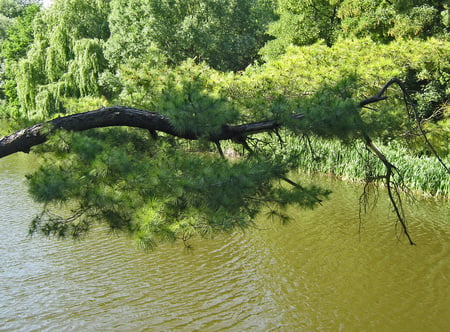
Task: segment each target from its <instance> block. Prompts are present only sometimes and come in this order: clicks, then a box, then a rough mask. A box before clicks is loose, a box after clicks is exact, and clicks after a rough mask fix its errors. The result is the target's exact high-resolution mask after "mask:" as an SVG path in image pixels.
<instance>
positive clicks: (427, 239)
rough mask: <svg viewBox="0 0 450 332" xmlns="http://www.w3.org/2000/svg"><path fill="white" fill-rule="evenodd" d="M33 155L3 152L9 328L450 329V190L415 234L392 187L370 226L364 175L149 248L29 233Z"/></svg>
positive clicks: (2, 270) (3, 278)
mask: <svg viewBox="0 0 450 332" xmlns="http://www.w3.org/2000/svg"><path fill="white" fill-rule="evenodd" d="M33 167H34V165H33V161H32V159H31V158H29V157H27V156H25V155H18V156H10V157H7V158H4V159H0V225H1V227H0V257H1V265H0V331H26V332H29V331H450V204H449V202H448V201H443V200H441V201H437V200H425V199H423V200H419V201H418V202H416V205H410V206H408V208H407V210H408V211H409V217H410V231H411V234H412V236H413V239H414V240H415V241H416V243H417V246H410V245H408V244H407V242H406V241H405V240H404V239H403V238H402V237H401V236H400V239H398V238H397V235H398V233H397V234H396V229H395V226H394V220H395V219H394V216H393V214H392V213H391V212H390V210H389V208H388V206H387V205H386V204H384V199H383V198H380V201H379V203H378V206H377V208H376V209H375V210H373V211H371V212H370V214H369V215H367V216H366V217H365V218H364V222H363V224H362V225H361V226H362V227H361V231H360V223H359V218H358V197H359V195H360V193H361V187H360V186H357V185H354V184H348V183H343V182H340V181H335V180H331V179H326V178H323V179H320V178H316V179H315V180H314V181H316V182H317V181H319V182H321V183H322V185H324V186H328V187H329V188H331V189H332V190H333V192H334V193H333V195H332V199H331V200H329V201H327V202H325V203H324V204H323V206H321V207H319V208H318V209H316V210H314V211H292V212H291V213H292V214H293V216H294V219H295V221H293V222H292V223H290V224H288V225H286V226H280V225H279V224H278V223H269V222H267V221H264V220H261V222H260V224H259V229H258V230H252V231H249V232H247V233H245V234H243V233H236V234H234V235H231V236H226V237H225V236H224V237H217V238H215V239H214V240H202V241H196V242H194V243H193V246H194V250H192V251H189V252H187V251H186V250H184V248H183V246H182V245H181V244H177V245H161V246H159V247H158V249H157V250H156V251H154V252H149V253H147V252H143V251H140V250H139V249H136V248H135V247H134V243H133V242H132V241H131V240H129V239H127V238H125V237H114V236H111V235H109V234H107V233H105V232H104V231H102V230H101V229H95V230H94V231H93V233H92V234H91V235H90V236H89V237H88V238H87V239H85V240H83V241H78V242H77V241H72V240H66V241H58V240H50V239H43V238H40V237H35V238H32V239H30V238H28V237H27V229H28V223H29V222H30V220H31V218H32V217H33V216H34V215H35V214H36V213H38V212H39V206H38V205H36V204H35V203H33V202H32V201H31V199H30V198H29V196H28V195H27V191H26V186H25V183H24V174H26V172H30V171H31V170H32V169H33Z"/></svg>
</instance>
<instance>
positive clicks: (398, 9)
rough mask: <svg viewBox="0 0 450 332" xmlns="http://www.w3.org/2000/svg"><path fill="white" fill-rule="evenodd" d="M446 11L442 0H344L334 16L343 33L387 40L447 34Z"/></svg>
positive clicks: (447, 8) (447, 9) (445, 5)
mask: <svg viewBox="0 0 450 332" xmlns="http://www.w3.org/2000/svg"><path fill="white" fill-rule="evenodd" d="M448 11H449V5H448V2H447V1H444V0H419V1H412V0H402V1H372V0H357V1H353V0H351V1H350V0H344V1H342V4H341V5H340V7H339V11H338V15H339V17H340V18H341V20H342V29H343V31H344V33H349V34H353V35H356V36H358V37H362V36H371V37H372V38H373V39H374V40H380V41H390V40H393V39H399V38H405V37H407V38H411V37H419V38H427V37H430V36H436V35H448V33H449V32H450V30H449V24H448Z"/></svg>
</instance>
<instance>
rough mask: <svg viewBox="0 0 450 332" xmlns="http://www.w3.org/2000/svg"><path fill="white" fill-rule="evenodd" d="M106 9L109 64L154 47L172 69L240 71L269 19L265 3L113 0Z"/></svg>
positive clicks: (259, 42)
mask: <svg viewBox="0 0 450 332" xmlns="http://www.w3.org/2000/svg"><path fill="white" fill-rule="evenodd" d="M111 7H112V14H111V16H110V24H111V32H112V36H111V39H110V40H109V41H108V45H107V54H108V58H109V59H110V60H111V62H112V64H117V63H120V62H121V61H122V60H121V59H124V58H125V59H127V58H129V57H130V56H132V57H138V56H142V55H144V56H145V54H148V52H149V51H150V52H152V49H154V48H155V47H156V48H158V49H159V50H160V51H161V52H162V53H163V54H164V56H165V57H166V58H167V59H168V61H169V62H170V63H172V64H179V63H181V61H183V60H185V59H187V58H195V59H196V60H197V61H199V62H200V61H205V62H206V63H208V64H209V65H210V66H211V67H213V68H216V69H220V70H233V71H237V70H241V69H243V68H245V67H246V66H248V65H249V64H250V63H252V62H253V61H254V60H255V59H256V57H257V55H258V50H259V48H260V47H261V46H262V45H263V43H264V42H265V41H266V40H267V36H266V34H265V30H266V26H267V24H268V23H269V22H270V21H271V20H272V19H273V18H274V14H273V4H272V2H271V1H270V0H251V1H248V0H246V1H245V0H233V1H225V0H204V1H186V0H170V1H169V0H152V1H142V0H133V1H122V0H115V1H113V2H112V4H111ZM130 22H133V24H130ZM135 41H139V42H135Z"/></svg>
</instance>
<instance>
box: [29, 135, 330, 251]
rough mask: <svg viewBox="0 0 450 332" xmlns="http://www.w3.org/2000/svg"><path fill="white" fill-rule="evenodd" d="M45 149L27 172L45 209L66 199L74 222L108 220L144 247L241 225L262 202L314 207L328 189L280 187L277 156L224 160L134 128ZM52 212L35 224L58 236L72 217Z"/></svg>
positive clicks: (72, 138)
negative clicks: (273, 158)
mask: <svg viewBox="0 0 450 332" xmlns="http://www.w3.org/2000/svg"><path fill="white" fill-rule="evenodd" d="M175 144H176V146H177V148H176V149H174V147H175ZM46 149H49V150H51V151H52V152H54V153H56V155H54V157H51V156H49V157H48V158H49V159H48V160H47V161H46V162H45V163H44V164H43V166H42V167H41V168H40V169H39V170H38V171H37V172H36V173H34V174H33V175H31V176H29V184H30V192H31V194H32V195H33V197H34V198H35V199H36V200H38V201H42V202H45V203H46V206H47V207H50V206H51V205H58V204H60V203H61V202H69V203H70V204H69V206H71V207H72V208H73V211H74V214H75V215H76V217H77V220H78V221H79V220H84V223H89V224H92V223H94V222H95V221H99V222H106V224H107V225H108V226H109V227H110V228H111V229H112V230H114V231H125V232H129V233H131V234H132V235H133V236H135V237H136V238H137V240H138V242H139V243H140V244H142V245H144V244H145V245H146V246H148V245H150V246H153V245H154V244H155V243H156V242H155V241H158V240H162V239H182V240H187V239H189V238H190V237H192V236H195V235H201V236H206V235H208V236H210V235H212V234H213V233H217V232H221V231H226V232H228V231H231V230H233V229H235V228H246V227H248V226H249V225H250V224H252V223H253V218H254V217H255V216H256V214H257V213H258V212H259V211H260V209H261V207H262V206H264V205H268V206H269V205H270V206H271V208H272V209H274V208H276V207H284V206H286V205H288V204H298V205H300V206H302V207H313V206H314V205H316V204H317V203H318V202H319V201H318V200H319V199H320V198H323V197H326V195H327V194H328V192H327V191H326V190H321V189H318V188H309V189H306V188H300V187H292V188H289V187H286V188H285V187H281V186H279V185H277V182H274V179H280V177H283V176H284V175H285V174H286V172H287V171H288V169H287V168H285V167H283V165H282V164H281V163H280V162H278V163H275V162H273V161H270V160H266V159H260V158H254V157H253V158H245V159H240V160H235V161H228V160H225V159H222V158H220V157H219V156H218V155H217V154H214V155H211V154H209V153H207V152H206V154H205V152H204V151H203V153H200V152H201V150H200V151H198V152H196V153H193V152H192V151H191V152H189V151H185V150H184V149H183V148H182V146H180V145H179V144H177V143H176V142H175V141H173V140H172V139H165V138H164V139H160V140H158V141H153V140H152V139H151V138H149V137H147V135H145V136H142V132H140V131H136V130H120V129H111V130H102V131H91V132H89V133H87V134H83V135H80V134H77V135H75V134H73V135H69V134H66V133H60V134H59V135H57V136H55V137H54V138H53V139H52V140H51V141H50V143H49V144H48V145H47V147H46ZM52 174H53V175H52ZM49 216H52V214H50V213H49V212H48V211H47V210H46V211H45V213H43V215H42V216H41V218H39V219H37V221H35V223H34V226H33V227H34V228H33V229H34V230H35V231H36V230H40V231H43V232H44V233H50V234H56V235H58V236H65V235H67V234H66V233H65V232H64V231H65V230H66V231H67V232H70V231H73V229H72V228H70V227H68V228H66V226H63V225H66V224H67V225H69V224H70V223H68V222H67V219H69V220H70V218H71V216H69V217H66V218H65V219H63V218H61V219H59V220H60V222H56V220H57V218H56V219H55V218H53V217H49ZM75 224H77V223H75ZM87 229H88V228H86V230H87Z"/></svg>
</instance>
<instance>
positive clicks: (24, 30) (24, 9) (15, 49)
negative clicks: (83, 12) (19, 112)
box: [0, 0, 40, 109]
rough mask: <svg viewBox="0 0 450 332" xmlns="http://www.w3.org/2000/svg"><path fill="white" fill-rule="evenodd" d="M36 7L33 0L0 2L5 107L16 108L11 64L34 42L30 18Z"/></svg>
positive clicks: (0, 44)
mask: <svg viewBox="0 0 450 332" xmlns="http://www.w3.org/2000/svg"><path fill="white" fill-rule="evenodd" d="M39 10H40V5H39V3H38V2H36V1H9V0H3V1H1V2H0V42H1V43H0V56H1V69H2V70H1V74H0V75H1V86H0V96H1V97H2V99H3V98H7V100H8V102H9V107H8V109H11V108H14V107H17V91H16V88H17V85H16V82H15V80H14V79H13V78H12V77H13V76H14V75H13V72H14V67H15V64H16V62H17V61H18V60H19V59H20V58H22V57H24V56H25V54H26V52H27V51H28V49H29V46H30V44H31V42H32V41H33V20H34V17H35V16H36V14H37V13H38V12H39ZM2 39H3V40H2Z"/></svg>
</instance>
